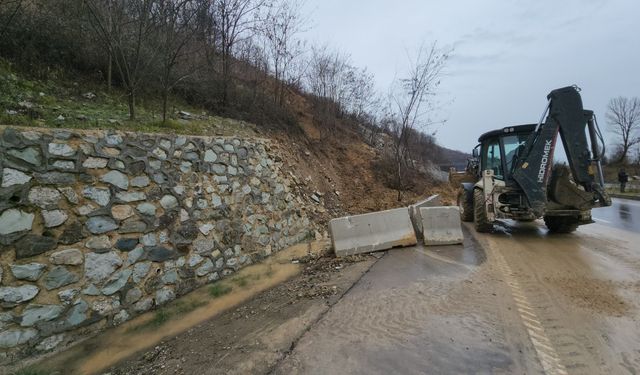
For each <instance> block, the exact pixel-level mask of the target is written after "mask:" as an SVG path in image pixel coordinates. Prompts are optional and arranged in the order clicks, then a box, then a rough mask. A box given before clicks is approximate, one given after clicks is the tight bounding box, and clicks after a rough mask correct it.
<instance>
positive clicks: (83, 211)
mask: <svg viewBox="0 0 640 375" xmlns="http://www.w3.org/2000/svg"><path fill="white" fill-rule="evenodd" d="M97 208H98V207H97V206H95V205H94V204H92V203H87V204H84V205H82V206H80V207H78V208H77V210H76V211H77V212H78V214H80V215H82V216H88V215H89V214H90V213H92V212H93V211H95V210H96V209H97Z"/></svg>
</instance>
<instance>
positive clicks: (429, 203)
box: [409, 194, 442, 237]
mask: <svg viewBox="0 0 640 375" xmlns="http://www.w3.org/2000/svg"><path fill="white" fill-rule="evenodd" d="M441 205H442V201H441V199H440V196H439V195H437V194H436V195H432V196H430V197H429V198H427V199H425V200H423V201H421V202H418V203H416V204H413V205H411V206H409V216H411V223H413V229H414V230H415V231H416V235H417V236H418V237H422V216H420V208H421V207H437V206H441Z"/></svg>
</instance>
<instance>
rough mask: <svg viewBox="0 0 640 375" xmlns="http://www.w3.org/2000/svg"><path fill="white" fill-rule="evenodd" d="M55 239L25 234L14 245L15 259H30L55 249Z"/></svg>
mask: <svg viewBox="0 0 640 375" xmlns="http://www.w3.org/2000/svg"><path fill="white" fill-rule="evenodd" d="M56 244H57V242H56V240H55V238H51V237H44V236H38V235H36V234H27V235H26V236H24V237H22V238H21V239H20V240H19V241H18V242H16V244H15V249H16V259H24V258H30V257H32V256H36V255H39V254H42V253H44V252H47V251H49V250H52V249H54V248H55V247H56Z"/></svg>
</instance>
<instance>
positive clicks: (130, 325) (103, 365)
mask: <svg viewBox="0 0 640 375" xmlns="http://www.w3.org/2000/svg"><path fill="white" fill-rule="evenodd" d="M326 246H327V244H326V242H322V241H319V242H313V243H307V244H299V245H296V246H292V247H290V248H288V249H285V250H282V251H280V252H279V253H277V254H274V255H273V256H271V257H270V258H268V259H266V260H265V261H264V262H262V263H259V264H254V265H251V266H248V267H245V268H243V269H242V270H240V271H239V272H237V273H235V274H233V275H231V276H229V277H227V278H226V279H224V280H222V281H219V282H217V283H215V284H207V285H204V286H202V287H200V288H198V289H196V290H194V291H193V292H191V293H189V294H187V295H185V296H183V297H180V298H178V299H177V300H175V301H173V302H172V303H170V304H169V305H167V306H166V307H164V309H167V311H172V308H174V307H175V306H197V307H195V308H194V309H193V310H191V311H186V312H182V313H180V315H179V316H172V318H168V319H167V320H166V321H164V322H163V323H161V324H158V325H157V326H155V325H154V324H153V323H154V322H153V321H154V319H155V320H157V319H158V314H159V311H158V310H155V311H150V312H148V313H145V314H142V315H139V316H137V317H135V318H134V319H132V320H130V321H128V322H126V323H124V324H122V325H120V326H118V327H117V328H113V329H110V330H107V331H106V332H103V333H101V334H98V335H97V336H94V337H91V338H89V339H87V340H85V341H83V342H80V343H79V344H77V345H75V346H73V347H71V348H68V349H66V350H64V351H62V352H59V353H55V354H53V355H52V356H50V357H49V358H47V359H45V360H43V361H42V362H40V363H38V364H37V365H36V366H35V367H36V368H38V369H47V371H60V373H62V374H82V375H85V374H86V375H89V374H95V373H100V371H102V370H105V369H107V368H109V367H110V366H113V365H114V364H116V363H118V362H119V361H121V360H123V359H125V358H127V357H128V356H131V355H133V354H135V353H136V352H139V351H141V350H143V349H146V348H149V347H151V346H153V345H155V344H156V343H158V342H160V341H161V340H162V339H164V338H167V337H171V336H174V335H177V334H179V333H180V332H183V331H186V330H188V329H190V328H192V327H194V326H196V325H198V324H200V323H202V322H204V321H206V320H208V319H210V318H212V317H214V316H216V315H218V314H219V313H221V312H223V311H225V310H227V309H230V308H233V307H235V306H237V305H239V304H241V303H242V302H245V301H247V300H248V299H250V298H252V297H253V296H255V295H257V294H258V293H260V292H262V291H264V290H267V289H269V288H272V287H273V286H275V285H277V284H279V283H281V282H283V281H286V280H288V279H289V278H291V277H293V276H295V275H297V274H298V273H299V272H300V270H301V266H300V265H299V264H294V263H292V262H291V260H292V259H295V258H299V257H302V256H304V255H307V254H312V253H319V252H321V251H322V250H323V249H324V248H325V247H326ZM212 285H217V286H218V288H220V289H224V288H229V287H231V288H232V289H231V291H230V292H229V293H227V294H224V295H221V296H218V297H212V296H211V291H210V288H212ZM173 314H174V315H175V312H174V313H173Z"/></svg>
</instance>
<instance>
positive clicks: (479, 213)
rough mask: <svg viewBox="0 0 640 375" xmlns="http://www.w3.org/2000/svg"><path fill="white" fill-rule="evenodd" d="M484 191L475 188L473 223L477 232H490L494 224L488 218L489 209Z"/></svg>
mask: <svg viewBox="0 0 640 375" xmlns="http://www.w3.org/2000/svg"><path fill="white" fill-rule="evenodd" d="M484 203H485V202H484V193H483V192H482V190H480V189H475V190H473V223H474V226H475V228H476V231H477V232H481V233H484V232H490V231H491V230H492V229H493V224H491V223H490V222H489V219H488V218H487V210H486V208H485V204H484Z"/></svg>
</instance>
